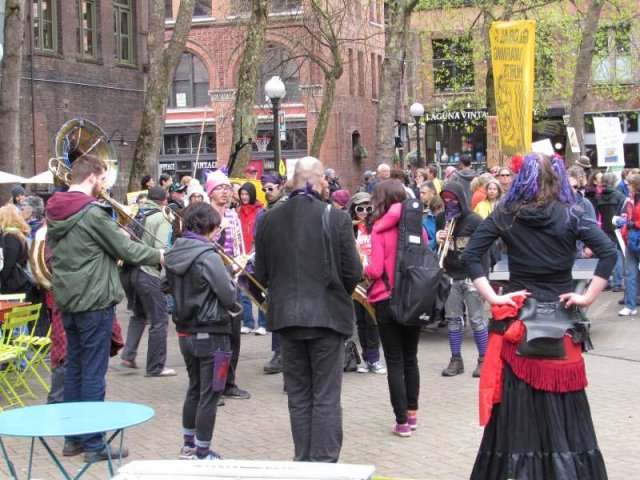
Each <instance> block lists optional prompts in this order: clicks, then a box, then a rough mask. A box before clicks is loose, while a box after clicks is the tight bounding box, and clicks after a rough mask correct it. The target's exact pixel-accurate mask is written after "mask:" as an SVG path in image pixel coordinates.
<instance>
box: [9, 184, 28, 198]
mask: <svg viewBox="0 0 640 480" xmlns="http://www.w3.org/2000/svg"><path fill="white" fill-rule="evenodd" d="M26 193H27V192H26V190H25V189H24V188H22V187H21V186H20V185H18V186H17V187H13V188H12V189H11V195H12V196H13V198H14V199H15V198H16V197H17V196H18V195H25V194H26Z"/></svg>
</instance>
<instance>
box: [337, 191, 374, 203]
mask: <svg viewBox="0 0 640 480" xmlns="http://www.w3.org/2000/svg"><path fill="white" fill-rule="evenodd" d="M338 191H340V190H338ZM361 203H371V194H369V193H367V192H358V193H356V194H355V195H354V196H353V197H351V204H352V205H360V204H361Z"/></svg>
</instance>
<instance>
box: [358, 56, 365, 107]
mask: <svg viewBox="0 0 640 480" xmlns="http://www.w3.org/2000/svg"><path fill="white" fill-rule="evenodd" d="M358 95H359V96H361V97H364V53H363V52H358Z"/></svg>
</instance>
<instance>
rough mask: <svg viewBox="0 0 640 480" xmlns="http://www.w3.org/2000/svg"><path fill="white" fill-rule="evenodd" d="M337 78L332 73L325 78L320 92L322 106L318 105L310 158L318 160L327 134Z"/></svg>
mask: <svg viewBox="0 0 640 480" xmlns="http://www.w3.org/2000/svg"><path fill="white" fill-rule="evenodd" d="M341 73H342V72H341ZM337 78H340V76H338V77H335V75H334V74H333V73H330V74H329V75H326V76H325V83H324V91H323V92H322V104H321V105H320V112H319V113H318V121H317V123H316V128H315V130H314V131H313V141H312V142H311V151H310V152H309V154H310V155H311V156H312V157H316V158H320V149H321V148H322V142H324V137H325V135H326V133H327V125H328V124H329V117H330V116H331V110H332V109H333V99H334V98H335V96H336V80H337Z"/></svg>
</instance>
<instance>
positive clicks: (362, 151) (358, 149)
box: [353, 145, 369, 159]
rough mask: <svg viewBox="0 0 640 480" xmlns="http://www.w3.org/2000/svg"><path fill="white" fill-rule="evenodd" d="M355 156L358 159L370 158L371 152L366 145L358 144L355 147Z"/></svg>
mask: <svg viewBox="0 0 640 480" xmlns="http://www.w3.org/2000/svg"><path fill="white" fill-rule="evenodd" d="M353 156H354V157H355V158H358V159H362V158H369V153H368V152H367V149H366V148H364V145H356V146H355V147H353Z"/></svg>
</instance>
